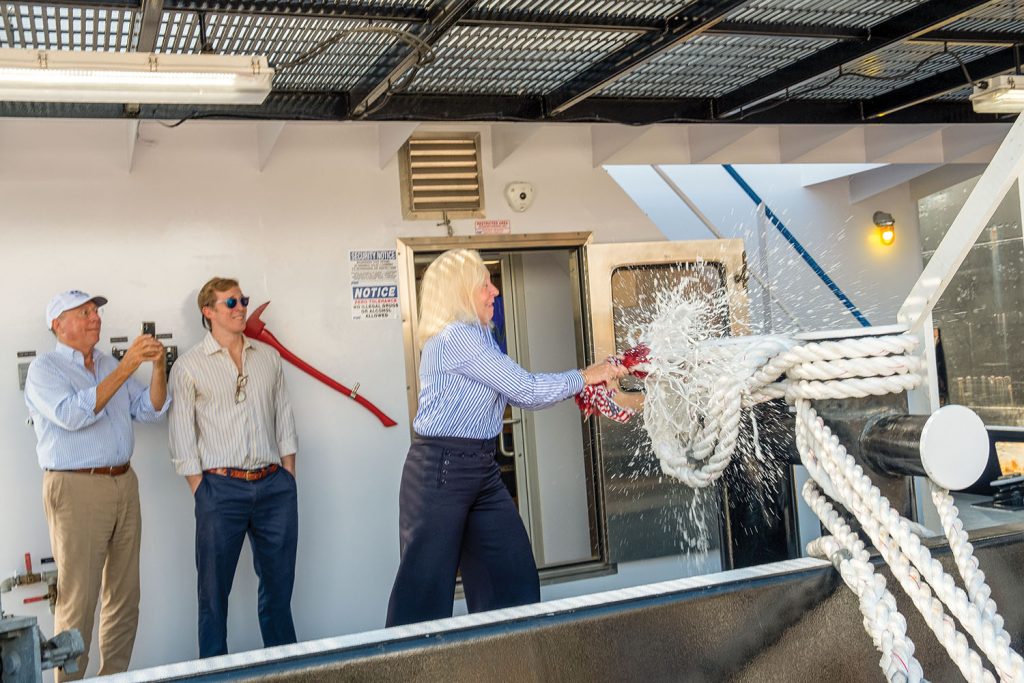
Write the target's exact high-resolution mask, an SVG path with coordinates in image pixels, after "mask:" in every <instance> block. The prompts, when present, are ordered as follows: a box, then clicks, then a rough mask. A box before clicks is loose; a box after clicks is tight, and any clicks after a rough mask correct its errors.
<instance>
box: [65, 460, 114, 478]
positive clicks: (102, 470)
mask: <svg viewBox="0 0 1024 683" xmlns="http://www.w3.org/2000/svg"><path fill="white" fill-rule="evenodd" d="M130 468H131V463H128V462H126V463H125V464H123V465H117V466H116V467H83V468H82V469H78V470H54V472H78V473H80V474H106V475H109V476H111V477H120V476H121V475H122V474H124V473H125V472H127V471H128V470H129V469H130Z"/></svg>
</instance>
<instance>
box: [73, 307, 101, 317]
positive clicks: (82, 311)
mask: <svg viewBox="0 0 1024 683" xmlns="http://www.w3.org/2000/svg"><path fill="white" fill-rule="evenodd" d="M65 313H66V314H67V315H68V317H75V318H87V319H88V318H91V317H92V316H93V315H94V314H95V315H97V316H102V315H103V310H102V309H101V308H99V307H98V306H83V307H82V308H78V309H74V310H71V311H65Z"/></svg>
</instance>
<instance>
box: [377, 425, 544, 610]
mask: <svg viewBox="0 0 1024 683" xmlns="http://www.w3.org/2000/svg"><path fill="white" fill-rule="evenodd" d="M494 447H495V440H494V439H487V440H484V441H480V440H474V439H455V438H444V439H442V438H426V437H420V436H417V437H415V438H414V439H413V442H412V446H411V447H410V448H409V454H408V456H406V459H405V468H404V469H403V470H402V486H401V490H400V492H399V500H398V507H399V531H400V538H401V549H402V558H401V562H400V564H399V566H398V576H396V577H395V585H394V587H393V588H392V589H391V600H390V602H389V603H388V616H387V625H388V626H399V625H401V624H412V623H415V622H418V621H428V620H430V619H441V618H444V617H450V616H451V615H452V609H453V604H452V603H453V600H454V597H455V575H456V572H457V571H458V570H459V569H460V568H461V570H462V586H463V588H464V590H465V593H466V604H467V606H468V607H469V611H470V612H482V611H484V610H491V609H498V608H500V607H513V606H515V605H526V604H529V603H532V602H539V601H540V582H539V580H538V577H537V565H536V563H535V562H534V559H533V549H532V548H531V547H530V539H529V538H528V537H527V535H526V529H525V528H524V527H523V521H522V519H520V517H519V511H518V510H517V509H516V506H515V503H513V502H512V497H511V496H510V495H509V493H508V489H506V488H505V485H504V484H502V482H501V476H500V474H501V473H500V470H499V468H498V464H497V463H496V462H495V461H494Z"/></svg>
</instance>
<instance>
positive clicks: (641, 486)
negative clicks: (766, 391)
mask: <svg viewBox="0 0 1024 683" xmlns="http://www.w3.org/2000/svg"><path fill="white" fill-rule="evenodd" d="M585 252H586V255H585V256H586V258H585V261H586V268H587V273H586V282H587V286H588V291H587V299H586V301H587V308H588V311H589V316H588V317H589V325H590V330H591V335H590V336H591V338H592V340H593V353H592V357H593V358H598V359H599V358H604V357H607V356H609V355H612V354H615V353H617V352H621V351H623V350H624V349H625V348H626V347H627V346H629V344H630V341H629V338H630V332H631V330H632V329H633V328H635V327H636V326H638V325H643V324H645V323H646V322H648V321H649V319H650V316H651V315H652V313H653V302H654V299H655V298H656V297H657V295H658V292H659V291H661V290H664V289H665V288H673V287H676V286H677V285H679V284H680V283H681V282H685V283H686V285H687V287H689V288H690V290H691V291H692V294H693V296H707V297H725V300H726V301H727V302H728V313H727V315H728V318H729V319H728V321H727V324H726V325H725V328H726V329H728V330H729V333H730V334H731V335H734V336H735V335H743V334H747V332H748V328H747V304H746V269H745V264H744V255H743V242H742V240H706V241H694V242H651V243H631V244H591V245H588V246H587V247H586V249H585ZM623 387H624V389H627V390H628V389H629V386H628V384H627V383H625V382H624V383H623ZM596 429H597V437H598V444H599V446H598V451H599V461H600V475H601V477H602V482H601V487H602V490H601V493H602V497H603V500H604V517H605V522H606V524H605V528H606V534H607V554H608V559H609V561H611V562H625V561H630V560H640V559H647V558H653V557H662V556H666V555H680V554H684V555H685V554H687V553H691V552H692V553H699V552H707V553H708V554H709V555H710V556H712V558H713V557H714V556H715V555H719V554H721V557H722V561H721V566H722V567H729V566H731V559H730V557H729V544H728V543H725V544H723V543H722V540H721V539H722V536H723V534H724V535H725V536H726V537H728V536H729V533H730V531H729V529H728V528H725V525H726V524H727V522H728V516H726V515H720V514H719V511H720V510H721V509H722V508H723V507H724V505H725V501H724V500H723V495H724V494H723V493H721V492H718V490H717V489H713V490H712V489H709V490H708V491H704V492H695V491H694V490H692V489H690V488H689V487H687V486H685V485H683V484H681V483H679V482H676V481H675V480H673V479H671V478H669V477H666V476H665V475H663V474H662V472H661V469H660V466H659V464H658V461H657V458H656V457H655V456H654V454H653V452H652V450H651V446H650V441H649V439H648V438H647V435H646V433H645V432H644V431H643V429H642V425H641V421H640V420H633V421H631V422H630V423H628V424H625V425H622V424H618V423H615V422H612V421H611V420H598V421H597V425H596ZM719 521H721V524H722V527H723V528H720V525H719Z"/></svg>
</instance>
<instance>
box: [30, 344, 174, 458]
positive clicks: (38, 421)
mask: <svg viewBox="0 0 1024 683" xmlns="http://www.w3.org/2000/svg"><path fill="white" fill-rule="evenodd" d="M92 361H93V367H95V368H96V374H93V373H92V372H90V371H89V370H87V369H86V367H85V356H83V355H82V353H81V352H80V351H76V350H74V349H72V348H71V347H69V346H65V345H64V344H61V343H60V342H58V343H57V348H56V350H54V351H51V352H50V353H44V354H43V355H42V356H39V357H38V358H36V359H35V360H34V361H32V364H31V365H30V366H29V368H28V377H27V379H26V380H25V404H26V405H27V406H28V412H29V415H30V416H31V417H32V424H33V426H34V427H35V430H36V438H37V440H38V443H37V445H36V453H37V455H38V456H39V466H40V467H42V468H43V469H44V470H76V469H84V468H87V467H117V466H118V465H123V464H125V463H126V462H128V460H129V459H130V458H131V457H132V451H133V450H134V449H135V433H134V431H133V430H132V420H133V419H134V420H138V421H139V422H156V421H158V420H159V419H160V418H161V417H163V415H164V413H166V412H167V406H168V405H170V403H171V399H170V396H168V397H167V399H166V400H165V401H164V405H163V406H162V408H161V410H155V409H154V408H153V403H152V401H151V400H150V398H149V387H146V386H144V385H143V384H141V383H140V382H138V381H136V380H135V379H134V378H132V377H129V378H128V380H127V381H126V382H125V383H124V384H122V385H121V388H120V389H118V390H117V393H115V394H114V395H113V396H112V397H111V399H110V400H109V401H108V402H107V405H105V406H103V410H101V411H100V412H98V413H96V412H94V411H95V410H96V387H97V385H99V383H100V382H102V381H103V380H104V379H106V377H107V375H109V374H110V373H112V372H113V371H114V369H115V368H117V363H118V361H117V359H115V358H114V357H113V356H110V355H108V354H106V353H102V352H101V351H98V350H96V349H93V350H92Z"/></svg>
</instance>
